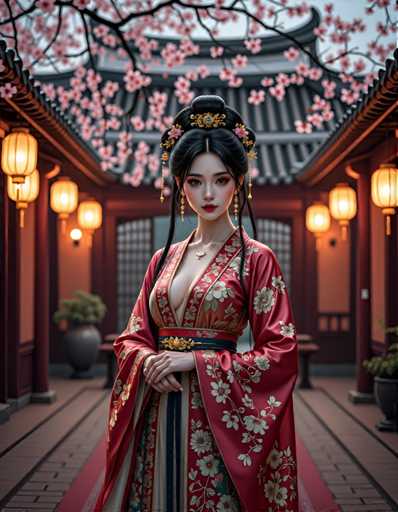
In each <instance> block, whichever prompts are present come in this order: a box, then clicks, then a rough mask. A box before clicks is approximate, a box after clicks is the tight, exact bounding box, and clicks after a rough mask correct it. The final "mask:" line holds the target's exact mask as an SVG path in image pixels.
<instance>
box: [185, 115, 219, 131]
mask: <svg viewBox="0 0 398 512" xmlns="http://www.w3.org/2000/svg"><path fill="white" fill-rule="evenodd" d="M226 117H227V116H226V115H225V114H213V113H212V112H203V114H191V115H190V116H189V118H190V119H192V121H191V126H197V127H198V128H219V127H220V126H225V123H224V119H225V118H226Z"/></svg>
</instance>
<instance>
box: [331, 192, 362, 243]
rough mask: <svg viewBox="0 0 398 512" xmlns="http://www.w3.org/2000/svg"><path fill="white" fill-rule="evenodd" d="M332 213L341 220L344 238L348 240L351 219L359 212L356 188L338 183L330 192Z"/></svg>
mask: <svg viewBox="0 0 398 512" xmlns="http://www.w3.org/2000/svg"><path fill="white" fill-rule="evenodd" d="M329 210H330V215H331V216H332V217H333V218H334V219H336V220H338V221H339V224H340V226H341V235H342V239H343V240H347V228H348V224H349V221H350V220H351V219H353V218H354V217H355V215H356V213H357V196H356V193H355V190H354V189H353V188H351V187H350V186H349V185H348V184H347V183H338V184H337V185H336V186H335V187H334V188H333V189H332V190H331V191H330V192H329Z"/></svg>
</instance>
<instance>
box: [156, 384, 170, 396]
mask: <svg viewBox="0 0 398 512" xmlns="http://www.w3.org/2000/svg"><path fill="white" fill-rule="evenodd" d="M155 386H156V387H157V388H158V390H159V392H160V393H167V392H168V391H169V390H168V388H167V386H166V385H165V384H164V383H163V382H158V383H157V384H153V387H155Z"/></svg>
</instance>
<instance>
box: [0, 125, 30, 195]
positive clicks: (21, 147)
mask: <svg viewBox="0 0 398 512" xmlns="http://www.w3.org/2000/svg"><path fill="white" fill-rule="evenodd" d="M36 165H37V140H36V139H35V138H34V137H33V135H31V134H30V133H29V130H28V128H14V129H13V130H12V132H11V133H9V134H8V135H7V136H6V137H4V139H3V143H2V146H1V168H2V169H3V171H4V173H5V174H7V176H8V177H9V178H11V180H12V183H14V184H22V183H24V182H25V178H26V177H27V176H30V175H31V174H32V173H33V171H34V170H35V169H36ZM15 192H16V194H17V197H18V196H19V192H20V188H19V187H16V189H15ZM18 200H19V197H18Z"/></svg>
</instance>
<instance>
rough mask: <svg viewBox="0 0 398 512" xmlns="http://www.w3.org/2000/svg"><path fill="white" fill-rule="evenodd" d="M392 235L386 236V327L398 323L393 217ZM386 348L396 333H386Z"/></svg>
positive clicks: (397, 225)
mask: <svg viewBox="0 0 398 512" xmlns="http://www.w3.org/2000/svg"><path fill="white" fill-rule="evenodd" d="M391 227H392V229H391V235H390V236H385V308H386V309H385V323H386V327H393V326H396V325H398V297H397V287H398V234H397V228H398V222H397V216H396V215H394V216H393V218H392V219H391ZM385 341H386V348H387V347H388V346H389V345H391V344H392V343H394V341H396V339H394V335H393V334H391V333H386V338H385Z"/></svg>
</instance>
